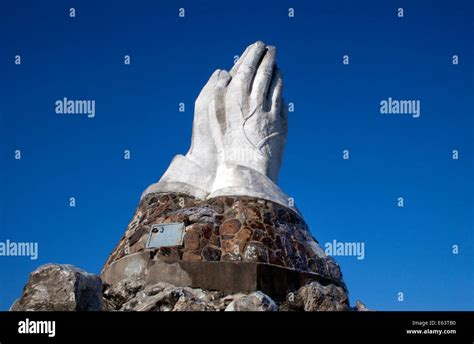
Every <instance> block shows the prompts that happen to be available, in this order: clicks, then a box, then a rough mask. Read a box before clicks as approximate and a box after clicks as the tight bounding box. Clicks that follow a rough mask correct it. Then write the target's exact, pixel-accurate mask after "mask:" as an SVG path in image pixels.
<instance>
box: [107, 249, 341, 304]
mask: <svg viewBox="0 0 474 344" xmlns="http://www.w3.org/2000/svg"><path fill="white" fill-rule="evenodd" d="M152 257H153V254H152V252H150V251H143V252H137V253H134V254H130V255H128V256H125V257H123V258H121V259H119V260H117V261H115V262H114V263H112V264H111V265H110V266H108V267H107V268H106V269H104V270H103V271H102V274H101V278H102V280H103V281H104V282H105V283H107V284H116V283H118V282H120V281H121V280H123V279H125V278H130V277H139V278H142V279H143V280H144V281H145V282H146V284H156V283H158V282H167V283H170V284H173V285H175V286H178V287H192V288H202V289H208V290H219V291H223V292H226V293H238V292H243V293H250V292H253V291H256V290H261V291H262V292H264V293H265V294H267V295H269V296H271V297H272V298H275V299H282V298H284V297H285V296H286V294H287V292H288V291H291V290H296V289H298V288H299V287H301V286H303V285H304V284H306V283H308V282H310V281H314V280H316V281H318V282H320V283H321V284H323V285H327V284H334V285H337V286H340V287H342V288H344V289H345V290H347V289H346V286H345V285H341V284H340V283H339V282H338V281H336V280H331V279H328V278H325V277H323V276H321V275H318V274H316V273H310V272H302V271H297V270H293V269H288V268H283V267H280V266H276V265H270V264H266V263H252V262H222V261H220V262H202V261H201V262H190V261H182V260H177V261H176V260H175V261H164V260H160V259H153V258H152Z"/></svg>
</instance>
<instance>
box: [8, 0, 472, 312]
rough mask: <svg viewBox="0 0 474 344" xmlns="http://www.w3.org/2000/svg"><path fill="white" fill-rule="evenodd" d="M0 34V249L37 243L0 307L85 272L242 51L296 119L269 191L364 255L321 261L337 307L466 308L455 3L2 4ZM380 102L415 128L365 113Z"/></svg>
mask: <svg viewBox="0 0 474 344" xmlns="http://www.w3.org/2000/svg"><path fill="white" fill-rule="evenodd" d="M71 6H75V7H76V11H77V13H76V14H77V17H76V18H75V19H72V18H69V17H68V16H67V15H68V9H69V8H70V7H71ZM179 7H184V8H185V9H186V17H185V18H184V19H183V18H181V19H180V18H178V16H177V12H178V8H179ZM289 7H294V8H295V18H288V16H287V11H288V8H289ZM399 7H403V8H404V10H405V17H404V18H398V17H397V16H396V14H397V8H399ZM0 26H1V28H2V29H1V49H0V66H1V84H0V89H1V95H2V96H1V97H2V98H1V106H0V115H1V118H0V140H1V141H0V142H1V165H0V166H1V168H0V173H1V175H0V176H1V184H0V196H1V197H0V202H1V203H0V241H5V240H7V239H9V240H12V241H28V242H30V241H33V242H38V243H39V258H38V260H36V261H32V260H30V259H29V258H28V257H0V309H3V310H5V309H8V307H9V306H10V305H11V303H12V302H13V301H14V299H15V298H16V297H18V296H19V295H20V294H21V289H22V287H23V286H24V284H25V282H26V280H27V278H28V274H29V272H31V271H32V270H33V269H34V268H36V267H37V266H39V265H41V264H43V263H48V262H55V263H70V264H74V265H76V266H78V267H80V268H83V269H85V270H87V271H90V272H94V273H99V271H100V269H101V267H102V264H103V263H104V261H105V260H106V258H107V256H108V254H109V253H110V252H111V250H112V249H113V248H114V246H115V245H116V243H117V241H118V240H119V239H120V237H121V235H122V234H123V232H124V230H125V228H126V227H127V225H128V222H129V221H130V219H131V217H132V215H133V212H134V211H135V208H136V206H137V205H138V201H139V197H140V194H141V192H142V191H143V190H144V189H145V187H146V186H148V185H149V184H150V183H152V182H154V181H156V180H157V179H158V178H159V177H160V176H161V174H162V173H163V172H164V171H165V169H166V168H167V166H168V164H169V162H170V161H171V159H172V157H173V156H174V155H175V154H177V153H185V152H186V151H187V149H188V146H189V143H190V137H191V125H192V118H193V102H194V100H195V98H196V96H197V95H198V93H199V91H200V89H201V88H202V86H203V85H204V84H205V82H206V81H207V79H208V77H209V76H210V75H211V73H212V72H213V71H214V70H215V69H217V68H221V69H227V70H228V69H230V68H231V66H232V63H233V57H234V55H238V54H240V53H241V52H242V51H243V49H244V48H245V47H246V46H247V45H248V44H250V43H252V42H254V41H256V40H263V41H264V42H265V43H267V44H273V45H276V47H277V51H278V52H277V54H278V64H279V66H280V69H281V70H282V72H283V78H284V83H285V90H284V95H285V98H286V100H287V102H293V103H294V104H295V112H293V113H290V118H289V134H288V140H287V145H286V150H285V158H284V162H283V166H282V169H281V175H280V185H281V187H282V189H283V190H284V191H285V192H286V193H288V194H290V195H291V196H293V197H294V198H295V200H296V204H297V205H298V207H299V208H300V209H301V211H302V213H303V214H304V216H305V219H306V220H307V222H308V223H309V225H310V227H311V229H312V232H313V233H314V235H315V237H316V238H317V239H318V241H319V242H320V243H322V244H324V243H325V242H328V241H332V240H333V239H336V240H338V241H342V242H352V241H357V242H364V243H365V259H364V260H357V259H356V258H355V257H337V261H338V262H339V263H340V265H341V268H342V271H343V274H344V277H345V280H346V283H347V285H348V287H349V290H350V298H351V302H354V301H355V299H361V300H363V301H364V302H365V303H366V304H367V305H368V306H369V307H370V308H373V309H377V310H473V309H474V301H473V290H474V283H473V260H474V259H473V236H472V232H473V204H474V202H473V191H474V184H473V175H474V173H473V172H474V171H473V162H472V158H473V94H474V93H473V77H474V75H473V74H474V73H473V71H474V69H473V44H472V40H473V33H474V30H473V2H472V1H469V0H466V1H455V0H449V1H448V0H446V1H416V2H415V1H405V0H400V1H357V2H355V1H349V0H348V1H306V2H303V1H275V0H273V1H255V0H253V1H247V0H245V1H233V2H232V4H230V3H228V2H225V1H199V2H197V1H179V2H174V1H167V2H166V3H162V2H157V1H140V0H136V1H130V2H124V1H113V2H105V1H100V2H99V1H76V2H64V1H24V2H21V3H20V4H16V3H15V4H14V3H13V2H7V1H4V2H2V5H1V8H0ZM17 54H19V55H21V56H22V64H21V65H19V66H17V65H15V64H14V56H15V55H17ZM125 54H130V55H131V61H132V64H131V65H130V66H125V65H123V56H124V55H125ZM344 54H348V55H349V56H350V64H349V65H343V64H342V56H343V55H344ZM454 54H457V55H459V62H460V63H459V65H453V64H452V63H451V60H452V55H454ZM63 97H68V98H71V99H94V100H95V101H96V117H95V118H93V119H88V118H86V117H85V116H80V115H79V116H74V115H72V116H64V115H58V114H56V113H55V112H54V102H55V101H56V100H57V99H62V98H63ZM388 97H392V98H395V99H417V100H420V101H421V117H420V118H417V119H414V118H411V117H410V116H409V115H400V116H396V115H392V116H387V115H382V114H380V111H379V103H380V101H381V100H383V99H387V98H388ZM180 102H184V103H185V104H186V106H187V108H186V112H185V113H180V112H179V111H178V103H180ZM16 149H21V151H22V159H21V160H19V161H18V160H14V151H15V150H16ZM125 149H129V150H131V160H124V159H123V151H124V150H125ZM343 149H349V150H350V160H348V161H346V160H343V159H342V150H343ZM453 149H457V150H459V154H460V159H459V160H453V159H452V158H451V152H452V150H453ZM400 196H401V197H404V199H405V207H404V208H398V207H397V197H400ZM69 197H76V199H77V206H76V207H75V208H71V207H69V201H68V200H69ZM454 244H457V245H459V254H458V255H453V254H452V250H451V248H452V245H454ZM398 292H403V293H404V295H405V300H404V301H403V302H399V301H397V293H398Z"/></svg>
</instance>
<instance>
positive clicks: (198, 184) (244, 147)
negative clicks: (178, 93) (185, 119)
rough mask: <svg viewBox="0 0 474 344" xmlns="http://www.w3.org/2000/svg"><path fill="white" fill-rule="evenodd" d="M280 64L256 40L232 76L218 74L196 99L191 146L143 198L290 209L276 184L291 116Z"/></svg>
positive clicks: (224, 72) (271, 50)
mask: <svg viewBox="0 0 474 344" xmlns="http://www.w3.org/2000/svg"><path fill="white" fill-rule="evenodd" d="M275 60H276V58H275V48H274V47H272V46H265V44H264V43H262V42H256V43H254V44H252V45H251V46H249V47H248V48H247V49H246V50H245V52H244V53H243V55H242V56H241V58H240V59H239V60H238V61H237V63H236V64H235V65H234V67H233V68H232V70H231V71H230V72H226V71H223V70H217V71H215V72H214V74H213V75H212V77H211V78H210V79H209V81H208V83H207V84H206V86H204V88H203V90H202V91H201V93H200V95H199V97H198V99H197V100H196V104H195V117H194V125H193V137H192V143H191V148H190V149H189V151H188V153H187V154H186V156H182V155H178V156H176V157H175V158H174V159H173V161H172V163H171V165H170V167H169V168H168V170H167V171H166V172H165V174H164V175H163V177H162V178H161V179H160V181H159V182H158V183H157V184H153V185H151V186H150V187H148V189H147V190H145V192H144V194H143V195H146V194H148V193H150V192H184V193H187V194H190V195H193V196H195V197H198V198H211V197H216V196H224V195H227V196H230V195H245V196H252V197H259V198H264V199H269V200H272V201H275V202H277V203H280V204H283V205H285V206H289V205H288V201H287V196H286V195H285V194H283V193H282V192H281V190H280V189H279V187H278V186H277V185H276V183H277V180H278V171H279V168H280V165H281V161H282V157H283V148H284V144H285V139H286V133H287V112H286V108H285V107H284V106H283V100H282V77H281V73H280V71H279V70H278V68H277V67H276V63H275Z"/></svg>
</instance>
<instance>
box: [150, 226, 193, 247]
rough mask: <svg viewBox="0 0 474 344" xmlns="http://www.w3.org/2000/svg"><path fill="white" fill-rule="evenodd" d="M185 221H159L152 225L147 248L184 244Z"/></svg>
mask: <svg viewBox="0 0 474 344" xmlns="http://www.w3.org/2000/svg"><path fill="white" fill-rule="evenodd" d="M183 237H184V223H159V224H154V225H153V226H152V227H151V230H150V234H149V235H148V240H147V242H146V248H159V247H165V246H181V245H183Z"/></svg>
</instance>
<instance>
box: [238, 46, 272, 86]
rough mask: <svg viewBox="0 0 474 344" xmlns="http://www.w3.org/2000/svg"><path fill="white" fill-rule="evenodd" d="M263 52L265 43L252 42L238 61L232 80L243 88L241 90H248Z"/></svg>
mask: <svg viewBox="0 0 474 344" xmlns="http://www.w3.org/2000/svg"><path fill="white" fill-rule="evenodd" d="M264 53H265V44H264V43H263V42H260V41H258V42H256V43H254V44H253V45H252V46H251V47H250V49H249V51H248V53H247V54H245V57H244V58H243V59H242V62H241V63H240V66H239V69H238V70H237V71H236V73H235V75H234V77H233V79H232V82H233V83H234V84H236V85H238V86H240V87H242V88H243V91H244V92H245V91H246V92H247V93H248V92H249V90H250V87H251V84H252V81H253V77H254V75H255V72H256V71H257V67H258V63H259V62H260V58H261V57H262V55H263V54H264Z"/></svg>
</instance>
